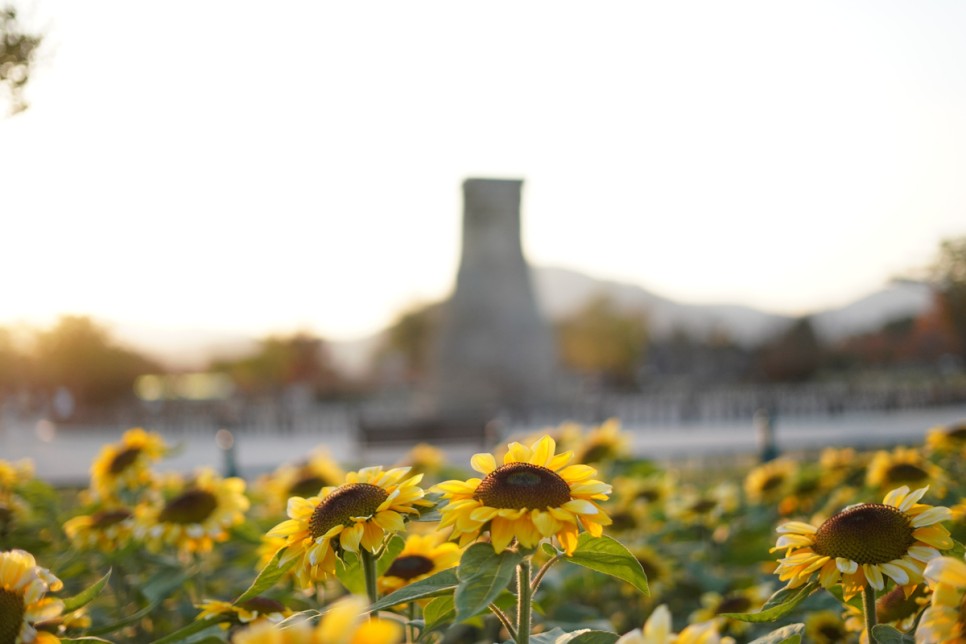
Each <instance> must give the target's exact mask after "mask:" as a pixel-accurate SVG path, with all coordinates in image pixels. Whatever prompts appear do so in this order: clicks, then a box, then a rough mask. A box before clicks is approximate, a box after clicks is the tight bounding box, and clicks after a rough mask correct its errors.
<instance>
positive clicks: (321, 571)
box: [267, 466, 432, 588]
mask: <svg viewBox="0 0 966 644" xmlns="http://www.w3.org/2000/svg"><path fill="white" fill-rule="evenodd" d="M408 473H409V468H408V467H397V468H393V469H390V470H385V471H384V470H383V469H382V468H381V467H378V466H377V467H367V468H363V469H361V470H359V471H358V472H349V473H348V474H346V476H345V483H343V484H342V485H340V486H338V487H324V488H322V492H321V494H320V495H319V496H313V497H309V498H307V499H303V498H302V497H299V496H295V497H292V498H291V499H289V500H288V516H289V519H288V520H287V521H283V522H281V523H279V524H278V525H276V526H275V527H274V528H272V529H271V530H269V531H268V535H267V536H268V537H282V538H284V539H285V547H286V548H287V550H286V553H285V556H284V559H283V562H287V561H290V560H291V559H293V558H296V557H301V559H302V562H301V564H300V565H298V566H296V573H295V577H296V580H297V581H298V583H299V585H301V586H302V587H303V588H310V587H311V586H312V582H313V581H316V580H319V579H323V578H324V577H325V576H326V575H332V574H335V560H336V558H338V557H339V556H340V553H341V551H343V550H346V551H349V552H359V546H360V545H361V546H362V547H363V548H365V549H366V550H368V551H369V552H371V553H375V552H376V551H377V550H379V548H380V547H382V544H383V541H385V538H386V534H387V533H390V532H400V531H402V530H403V529H404V528H405V519H406V517H405V515H407V514H417V513H418V510H417V506H424V507H427V506H429V505H432V504H431V503H429V502H428V501H423V500H422V498H423V496H424V494H425V492H424V490H423V489H422V488H421V487H419V485H418V483H419V482H420V480H422V478H423V477H422V474H417V475H415V476H411V477H409V478H405V477H406V475H407V474H408Z"/></svg>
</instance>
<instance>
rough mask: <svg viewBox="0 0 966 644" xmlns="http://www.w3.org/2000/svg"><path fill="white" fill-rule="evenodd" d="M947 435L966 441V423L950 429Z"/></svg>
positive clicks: (955, 439)
mask: <svg viewBox="0 0 966 644" xmlns="http://www.w3.org/2000/svg"><path fill="white" fill-rule="evenodd" d="M946 436H948V437H949V438H951V439H953V440H954V441H957V442H966V425H962V426H957V427H954V428H952V429H950V430H949V431H948V432H946Z"/></svg>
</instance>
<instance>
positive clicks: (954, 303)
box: [929, 236, 966, 358]
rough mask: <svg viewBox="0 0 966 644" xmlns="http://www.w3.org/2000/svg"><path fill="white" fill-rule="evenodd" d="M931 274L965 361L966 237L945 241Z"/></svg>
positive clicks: (943, 310) (930, 271) (944, 313)
mask: <svg viewBox="0 0 966 644" xmlns="http://www.w3.org/2000/svg"><path fill="white" fill-rule="evenodd" d="M929 273H930V277H931V279H932V282H933V283H934V284H935V287H936V290H937V292H938V293H939V297H940V306H941V310H942V312H943V316H944V317H945V319H946V321H947V322H948V323H949V325H950V327H951V328H952V330H953V333H954V334H955V336H956V338H957V340H958V344H959V352H960V355H961V356H962V357H963V358H966V236H963V237H956V238H953V239H946V240H943V242H942V243H941V244H940V246H939V253H938V257H937V258H936V261H935V263H934V264H933V265H932V267H931V268H930V270H929Z"/></svg>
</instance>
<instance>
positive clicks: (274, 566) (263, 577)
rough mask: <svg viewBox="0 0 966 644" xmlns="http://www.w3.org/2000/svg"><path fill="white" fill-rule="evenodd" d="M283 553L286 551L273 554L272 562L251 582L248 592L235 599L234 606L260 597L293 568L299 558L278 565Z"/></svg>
mask: <svg viewBox="0 0 966 644" xmlns="http://www.w3.org/2000/svg"><path fill="white" fill-rule="evenodd" d="M285 551H286V548H282V549H281V550H279V551H278V552H276V553H275V556H274V557H272V560H271V561H269V562H268V563H267V564H266V565H265V567H264V568H262V569H261V570H260V571H259V572H258V576H257V577H255V581H253V582H252V585H251V586H249V587H248V590H246V591H245V592H243V593H242V594H241V595H239V596H238V597H237V598H236V599H235V601H234V602H233V603H234V604H236V605H237V604H240V603H241V602H244V601H248V600H249V599H251V598H252V597H257V596H258V595H261V594H262V593H264V592H265V591H266V590H268V589H269V588H271V587H272V586H274V585H275V584H276V583H277V582H278V580H279V579H281V578H282V576H283V575H285V573H287V572H288V571H289V570H291V569H292V568H294V567H295V564H296V563H297V562H298V560H299V557H293V558H292V559H289V560H288V561H287V562H285V563H283V564H280V562H281V560H282V555H283V554H285Z"/></svg>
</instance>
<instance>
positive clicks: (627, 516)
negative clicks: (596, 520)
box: [610, 511, 637, 532]
mask: <svg viewBox="0 0 966 644" xmlns="http://www.w3.org/2000/svg"><path fill="white" fill-rule="evenodd" d="M610 520H611V526H610V528H611V530H615V531H617V532H620V531H622V530H633V529H634V528H636V527H637V519H636V518H635V517H634V515H633V514H631V513H630V512H623V511H621V512H614V513H613V514H611V515H610Z"/></svg>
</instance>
